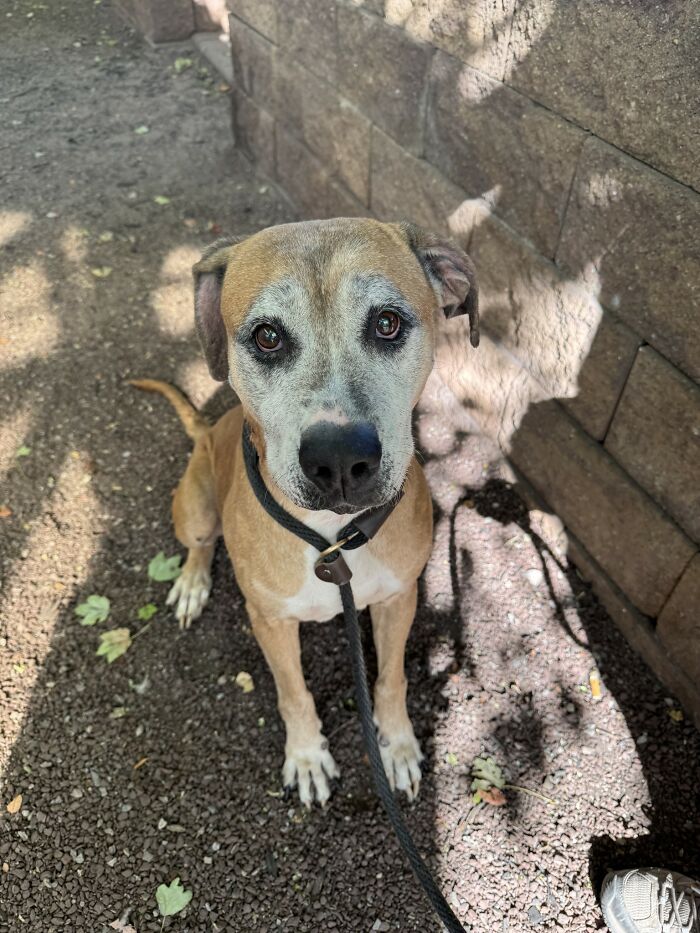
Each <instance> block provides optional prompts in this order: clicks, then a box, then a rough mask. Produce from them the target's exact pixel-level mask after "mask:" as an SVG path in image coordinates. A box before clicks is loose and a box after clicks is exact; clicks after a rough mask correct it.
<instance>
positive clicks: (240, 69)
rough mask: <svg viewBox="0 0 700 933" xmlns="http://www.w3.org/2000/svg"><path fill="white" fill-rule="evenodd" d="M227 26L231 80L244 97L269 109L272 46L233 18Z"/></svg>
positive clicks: (272, 57) (270, 101)
mask: <svg viewBox="0 0 700 933" xmlns="http://www.w3.org/2000/svg"><path fill="white" fill-rule="evenodd" d="M230 23H231V30H230V36H231V56H232V59H233V78H234V81H235V83H236V84H237V86H238V87H239V88H241V90H243V91H244V92H245V93H246V94H247V95H248V97H252V98H253V100H255V101H257V103H258V104H260V105H261V106H262V107H267V108H269V107H270V106H271V105H272V101H273V99H274V75H273V67H274V55H275V46H274V45H273V44H272V43H271V42H269V41H268V40H267V39H264V38H263V37H262V36H261V35H260V34H259V33H257V32H256V31H255V30H254V29H251V28H250V26H247V25H246V24H245V23H244V22H243V21H242V20H240V19H237V18H236V17H235V16H232V17H231V18H230Z"/></svg>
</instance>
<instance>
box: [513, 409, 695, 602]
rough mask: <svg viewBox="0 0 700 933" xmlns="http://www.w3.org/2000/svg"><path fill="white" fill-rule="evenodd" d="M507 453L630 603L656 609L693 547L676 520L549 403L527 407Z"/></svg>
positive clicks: (573, 423) (670, 587) (684, 564)
mask: <svg viewBox="0 0 700 933" xmlns="http://www.w3.org/2000/svg"><path fill="white" fill-rule="evenodd" d="M510 456H511V459H512V461H513V462H514V463H515V465H516V467H517V468H518V469H519V470H520V471H521V472H522V473H523V474H524V475H525V476H526V477H527V479H528V480H529V482H530V483H532V485H533V486H534V488H535V489H536V490H537V491H538V492H539V493H540V495H541V496H543V498H545V500H546V501H547V502H548V503H549V504H550V506H551V507H552V509H553V510H554V511H555V512H556V513H557V514H558V515H559V517H560V518H561V519H562V521H563V522H564V523H565V524H566V525H567V527H568V528H569V529H570V530H571V531H572V532H573V534H574V535H575V536H576V537H577V538H578V539H579V540H580V541H581V543H582V544H583V546H584V547H585V548H586V550H587V551H588V552H589V553H590V554H591V556H592V557H593V558H594V560H595V561H596V563H597V564H599V565H600V567H601V569H602V570H603V571H604V572H605V573H606V574H607V575H608V576H609V577H610V578H611V579H612V580H613V581H614V582H615V583H616V584H617V586H618V587H619V588H620V589H621V590H622V591H623V593H625V594H626V596H627V597H628V598H629V600H630V602H632V603H633V605H635V606H636V607H637V609H639V610H640V612H643V613H645V614H646V615H648V616H652V617H655V616H656V615H658V613H659V612H660V610H661V608H662V606H663V605H664V603H665V602H666V600H667V598H668V596H669V595H670V593H671V590H672V589H673V587H674V585H675V583H676V581H677V579H678V577H679V576H680V574H681V573H682V571H683V568H684V567H685V566H686V564H687V563H688V561H689V560H690V558H691V557H692V555H693V553H694V551H695V548H694V546H693V544H692V542H691V541H690V540H689V539H688V538H687V537H686V536H685V535H684V534H683V533H682V532H681V531H680V529H679V528H678V527H677V525H675V523H674V522H672V521H671V519H669V518H668V516H667V515H666V514H665V513H664V512H663V511H662V510H661V509H660V508H659V507H658V506H657V505H656V504H655V503H654V502H653V501H652V500H651V499H650V498H649V497H648V496H647V495H646V493H644V492H643V491H642V490H641V489H640V488H639V487H638V486H637V485H636V483H635V482H634V481H633V480H631V479H630V477H629V476H628V475H627V474H626V473H625V472H624V471H623V470H622V468H621V467H619V466H618V465H617V464H616V463H615V461H614V460H613V459H612V458H611V457H610V456H609V454H607V453H606V452H605V451H604V450H603V448H602V447H600V445H599V444H596V443H595V442H594V441H592V440H591V439H590V438H589V437H588V436H587V435H586V434H585V433H584V432H583V431H582V430H581V428H579V427H578V426H577V425H576V424H575V422H573V421H572V420H571V419H570V418H569V417H568V416H567V415H566V414H565V413H564V411H563V410H562V409H561V407H560V406H559V405H557V403H556V402H545V403H543V404H541V405H536V406H534V407H533V408H531V409H530V411H529V412H528V413H527V415H526V416H525V418H524V419H523V422H522V424H521V426H520V429H519V430H518V432H517V434H516V435H515V437H514V439H513V446H512V449H511V454H510Z"/></svg>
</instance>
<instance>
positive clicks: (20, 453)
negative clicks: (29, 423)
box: [15, 444, 32, 457]
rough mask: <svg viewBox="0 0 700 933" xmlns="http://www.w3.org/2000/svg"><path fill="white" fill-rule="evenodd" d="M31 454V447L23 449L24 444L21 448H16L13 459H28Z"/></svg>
mask: <svg viewBox="0 0 700 933" xmlns="http://www.w3.org/2000/svg"><path fill="white" fill-rule="evenodd" d="M31 452H32V448H31V447H25V446H24V444H22V446H21V447H18V448H17V452H16V453H15V457H28V456H29V454H30V453H31Z"/></svg>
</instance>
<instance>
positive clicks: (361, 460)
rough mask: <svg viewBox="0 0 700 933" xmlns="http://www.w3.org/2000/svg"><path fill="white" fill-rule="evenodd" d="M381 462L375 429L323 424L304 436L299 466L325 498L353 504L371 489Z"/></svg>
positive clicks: (366, 424)
mask: <svg viewBox="0 0 700 933" xmlns="http://www.w3.org/2000/svg"><path fill="white" fill-rule="evenodd" d="M381 459H382V445H381V443H380V441H379V436H378V435H377V431H376V429H375V428H374V427H373V426H372V425H371V424H368V423H366V422H362V423H359V424H343V425H339V424H331V423H330V422H328V421H320V422H319V423H318V424H314V425H312V427H310V428H307V430H306V431H304V433H303V434H302V436H301V445H300V447H299V463H300V464H301V468H302V470H303V471H304V474H305V475H306V476H307V477H308V478H309V479H310V480H311V482H312V483H313V484H314V485H315V486H316V488H317V489H318V490H320V492H322V493H323V494H324V496H328V497H329V498H333V499H341V500H343V501H345V502H350V503H352V502H354V501H355V500H356V499H358V498H361V497H362V496H363V495H365V494H366V493H367V492H368V491H369V490H370V489H371V487H372V485H373V483H374V479H375V476H376V474H377V472H378V470H379V464H380V462H381Z"/></svg>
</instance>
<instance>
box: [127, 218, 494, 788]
mask: <svg viewBox="0 0 700 933" xmlns="http://www.w3.org/2000/svg"><path fill="white" fill-rule="evenodd" d="M194 274H195V307H196V323H197V331H198V334H199V337H200V340H201V343H202V346H203V349H204V352H205V354H206V357H207V362H208V364H209V368H210V371H211V373H212V375H213V376H214V378H215V379H218V380H225V379H229V381H230V383H231V385H232V387H233V389H234V390H235V391H236V393H237V394H238V396H239V398H240V400H241V403H242V404H241V406H240V407H238V408H235V409H233V410H231V411H229V412H228V413H227V414H225V415H224V416H223V417H222V418H221V419H220V420H219V421H218V422H217V424H216V425H215V426H214V427H209V426H208V425H207V424H206V423H205V422H204V420H203V419H202V418H201V417H200V416H199V415H198V414H197V412H196V411H195V410H194V409H193V408H192V406H191V405H190V404H189V402H187V401H186V400H185V399H184V397H183V396H182V395H181V394H180V393H179V392H178V391H177V390H176V389H174V388H172V387H171V386H168V385H166V384H165V383H160V382H155V381H152V380H141V381H138V382H136V383H134V384H135V385H137V386H139V387H140V388H143V389H149V390H152V391H158V392H161V393H162V394H164V395H166V396H167V397H168V398H169V399H170V401H171V402H172V403H173V404H174V406H175V408H176V409H177V411H178V413H179V414H180V417H181V418H182V421H183V422H184V424H185V427H186V429H187V431H188V433H189V435H190V436H191V437H192V438H194V440H195V447H194V451H193V453H192V457H191V459H190V462H189V465H188V467H187V470H186V472H185V475H184V476H183V478H182V481H181V482H180V485H179V487H178V490H177V493H176V495H175V500H174V505H173V516H174V521H175V532H176V534H177V537H178V538H179V540H180V541H181V542H182V544H183V545H184V546H185V547H186V548H188V555H187V560H186V562H185V565H184V567H183V570H182V574H181V576H180V577H179V578H178V579H177V581H176V582H175V585H174V586H173V588H172V591H171V593H170V596H169V598H168V602H169V603H170V604H174V605H175V614H176V616H177V618H178V620H179V621H180V623H181V625H183V626H187V625H189V624H190V622H191V621H192V620H193V619H195V618H197V616H199V615H200V613H201V611H202V608H203V606H204V604H205V603H206V600H207V597H208V595H209V590H210V586H211V577H210V566H211V560H212V555H213V551H214V543H215V541H216V539H217V538H218V537H219V535H221V534H223V536H224V539H225V541H226V546H227V548H228V552H229V555H230V557H231V561H232V563H233V567H234V570H235V574H236V579H237V581H238V585H239V587H240V589H241V591H242V592H243V594H244V596H245V599H246V607H247V610H248V613H249V615H250V620H251V624H252V628H253V632H254V633H255V636H256V638H257V640H258V642H259V644H260V647H261V648H262V650H263V653H264V654H265V657H266V659H267V662H268V664H269V666H270V669H271V671H272V674H273V676H274V679H275V684H276V686H277V694H278V700H279V710H280V713H281V715H282V718H283V719H284V722H285V726H286V730H287V741H286V746H285V762H284V768H283V779H284V783H285V785H287V786H294V785H298V788H299V796H300V798H301V800H302V802H303V803H304V804H306V805H307V806H310V804H311V802H312V800H313V797H314V791H315V796H316V799H317V800H318V801H319V802H320V803H322V804H324V803H325V802H326V801H327V800H328V798H329V796H330V791H329V786H328V778H333V777H336V776H337V775H338V773H339V772H338V768H337V766H336V763H335V761H334V760H333V757H332V756H331V753H330V751H329V749H328V742H327V740H326V739H325V737H324V736H323V733H322V731H321V722H320V720H319V718H318V715H317V713H316V708H315V705H314V700H313V697H312V696H311V693H310V692H309V690H308V688H307V686H306V683H305V681H304V674H303V672H302V668H301V659H300V646H299V622H300V621H304V620H313V621H317V622H325V621H328V620H329V619H332V618H333V617H334V616H335V615H337V614H338V613H339V612H340V610H341V605H340V595H339V590H338V588H337V587H336V586H335V585H334V584H332V583H328V582H324V581H321V580H319V579H318V578H317V577H316V576H315V575H314V573H313V565H314V561H315V559H316V557H317V556H318V554H317V552H316V551H315V550H314V549H313V548H312V547H311V546H309V545H307V544H305V543H304V542H302V541H301V540H299V539H298V538H296V537H295V536H294V535H292V534H291V533H290V532H289V531H287V530H285V529H284V528H282V527H281V526H279V525H278V524H277V523H276V522H275V521H274V520H273V519H272V518H270V517H269V516H268V514H267V513H266V512H265V510H264V509H263V508H262V506H261V505H260V504H259V502H258V501H257V499H256V498H255V495H254V493H253V491H252V489H251V487H250V485H249V482H248V478H247V476H246V471H245V467H244V464H243V455H242V445H241V434H242V427H243V422H244V419H245V420H246V421H247V422H248V424H249V425H250V428H251V436H252V439H253V443H254V444H255V446H256V449H257V451H258V453H259V456H260V463H261V472H262V475H263V477H264V479H265V482H266V484H267V486H268V489H269V490H270V491H271V492H272V494H273V495H274V497H275V498H276V499H277V501H278V502H279V503H280V504H282V505H283V506H284V507H285V508H286V509H287V510H288V511H289V512H291V513H292V514H293V515H294V516H296V517H298V518H299V519H301V521H303V522H304V523H305V524H307V525H308V526H309V527H310V528H313V529H314V530H316V531H317V532H319V533H320V534H322V535H323V536H324V537H326V538H327V539H329V540H330V541H335V540H336V536H337V534H338V532H339V530H340V529H341V528H342V527H343V526H344V525H345V524H347V522H348V521H349V520H350V519H351V518H352V517H353V515H356V514H358V513H360V512H362V511H363V510H365V509H367V508H370V507H374V506H377V505H381V504H384V503H386V502H388V501H390V500H392V499H396V497H397V494H398V493H399V491H400V490H401V489H403V491H404V495H403V498H402V499H401V501H400V502H399V503H398V505H397V506H396V508H395V509H394V511H393V512H392V513H391V515H390V516H389V518H388V520H387V521H386V523H385V524H384V525H383V527H382V528H381V530H380V531H379V533H378V534H377V535H376V537H374V538H373V539H372V540H371V541H370V542H369V543H368V544H366V545H365V546H364V547H361V548H358V549H357V550H352V551H345V552H344V556H345V560H346V562H347V564H348V566H349V567H350V569H351V570H352V573H353V579H352V587H353V591H354V595H355V601H356V604H357V607H358V609H363V608H364V607H366V606H369V609H370V614H371V617H372V630H373V634H374V642H375V646H376V651H377V663H378V679H377V683H376V686H375V693H374V704H375V705H374V710H375V719H376V723H377V729H378V732H379V740H380V747H381V752H382V757H383V761H384V767H385V769H386V773H387V776H388V778H389V781H390V783H391V785H392V787H397V788H399V789H400V790H402V791H405V792H406V794H407V795H408V797H409V799H413V798H414V797H415V795H416V794H417V792H418V788H419V784H420V779H421V772H420V767H419V765H420V761H421V759H422V754H421V751H420V748H419V745H418V742H417V741H416V738H415V735H414V732H413V727H412V725H411V722H410V720H409V718H408V713H407V711H406V679H405V675H404V648H405V644H406V639H407V637H408V633H409V629H410V627H411V623H412V621H413V617H414V614H415V610H416V594H417V578H418V576H419V575H420V573H421V572H422V570H423V567H424V566H425V563H426V561H427V559H428V555H429V553H430V549H431V544H432V506H431V501H430V494H429V491H428V487H427V484H426V481H425V478H424V476H423V472H422V470H421V468H420V466H419V465H418V462H417V461H416V458H415V454H414V446H413V436H412V432H411V414H412V410H413V408H414V406H415V404H416V402H417V401H418V398H419V396H420V394H421V391H422V389H423V386H424V385H425V381H426V379H427V378H428V375H429V373H430V370H431V368H432V362H433V346H434V339H435V327H436V320H435V315H436V312H438V311H439V310H441V311H442V313H444V314H445V315H447V316H448V317H451V316H452V315H454V314H461V313H465V312H468V313H469V315H470V322H471V329H472V334H471V337H472V343H473V344H474V345H475V346H476V344H477V342H478V334H477V329H476V328H477V321H478V318H477V288H476V281H475V276H474V270H473V267H472V264H471V261H470V260H469V258H468V257H467V256H466V255H465V254H464V253H463V252H462V251H461V250H459V249H457V248H456V247H454V246H453V245H451V244H449V243H446V242H444V241H441V240H440V239H438V238H437V237H435V236H431V235H428V234H425V233H423V232H422V231H420V230H418V229H417V228H415V227H412V226H409V225H395V224H381V223H378V222H377V221H374V220H365V219H363V220H355V219H339V220H330V221H314V222H307V223H300V224H288V225H284V226H280V227H273V228H270V229H268V230H263V231H262V232H260V233H257V234H255V235H254V236H251V237H249V238H248V239H244V240H241V241H219V242H218V243H215V244H214V245H213V246H212V247H210V248H209V249H207V250H206V252H205V254H204V257H203V258H202V260H201V261H200V262H199V263H198V264H197V265H196V266H195V268H194Z"/></svg>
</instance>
